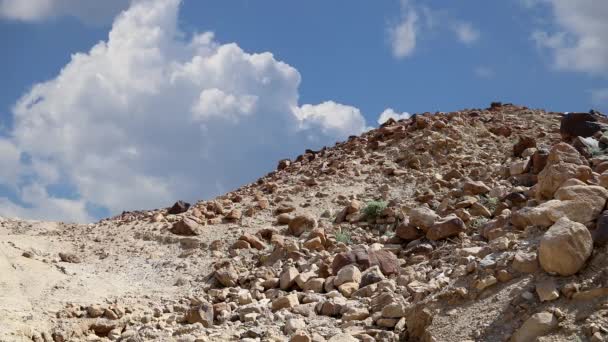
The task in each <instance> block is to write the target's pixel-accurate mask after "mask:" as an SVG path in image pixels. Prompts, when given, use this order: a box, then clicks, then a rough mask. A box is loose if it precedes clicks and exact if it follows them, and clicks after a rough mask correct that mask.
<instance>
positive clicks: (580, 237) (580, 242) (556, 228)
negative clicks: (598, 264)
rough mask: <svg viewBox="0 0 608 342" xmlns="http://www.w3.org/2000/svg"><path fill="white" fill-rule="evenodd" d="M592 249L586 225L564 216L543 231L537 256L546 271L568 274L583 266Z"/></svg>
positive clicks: (591, 241)
mask: <svg viewBox="0 0 608 342" xmlns="http://www.w3.org/2000/svg"><path fill="white" fill-rule="evenodd" d="M592 251H593V240H592V238H591V234H590V233H589V230H588V229H587V227H585V226H584V225H583V224H580V223H577V222H573V221H571V220H569V219H568V218H566V217H564V218H561V219H559V220H558V221H557V222H555V224H554V225H553V226H551V228H549V230H548V231H547V232H545V234H544V235H543V237H542V238H541V240H540V245H539V248H538V256H539V261H540V265H541V267H542V268H543V269H544V270H545V271H546V272H549V273H557V274H559V275H562V276H570V275H573V274H575V273H577V272H578V271H579V270H580V269H581V268H582V267H583V266H584V264H585V262H586V261H587V259H588V258H589V256H591V252H592Z"/></svg>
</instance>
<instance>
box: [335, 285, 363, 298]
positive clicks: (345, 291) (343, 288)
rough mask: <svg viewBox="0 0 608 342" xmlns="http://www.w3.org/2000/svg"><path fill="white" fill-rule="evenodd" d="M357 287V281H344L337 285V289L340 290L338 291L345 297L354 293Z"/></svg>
mask: <svg viewBox="0 0 608 342" xmlns="http://www.w3.org/2000/svg"><path fill="white" fill-rule="evenodd" d="M358 289H359V283H356V282H349V283H344V284H342V285H340V286H338V291H340V293H341V294H342V295H343V296H344V297H346V298H350V297H351V295H352V294H353V293H355V291H357V290H358Z"/></svg>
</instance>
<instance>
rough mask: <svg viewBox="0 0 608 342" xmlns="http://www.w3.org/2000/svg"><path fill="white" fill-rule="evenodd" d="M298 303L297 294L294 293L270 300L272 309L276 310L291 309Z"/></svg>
mask: <svg viewBox="0 0 608 342" xmlns="http://www.w3.org/2000/svg"><path fill="white" fill-rule="evenodd" d="M298 304H300V301H299V300H298V295H297V294H295V293H292V294H289V295H287V296H283V297H279V298H277V299H275V300H273V301H272V311H278V310H281V309H291V308H293V307H295V306H296V305H298Z"/></svg>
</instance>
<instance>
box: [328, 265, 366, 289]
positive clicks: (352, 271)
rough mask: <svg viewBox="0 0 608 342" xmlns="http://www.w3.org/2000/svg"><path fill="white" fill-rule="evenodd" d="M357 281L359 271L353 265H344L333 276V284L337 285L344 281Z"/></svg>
mask: <svg viewBox="0 0 608 342" xmlns="http://www.w3.org/2000/svg"><path fill="white" fill-rule="evenodd" d="M353 282H354V283H357V284H359V283H360V282H361V271H360V270H359V268H358V267H357V266H355V265H348V266H344V267H343V268H342V269H340V271H338V274H336V277H335V278H334V286H336V287H339V286H340V285H342V284H344V283H353Z"/></svg>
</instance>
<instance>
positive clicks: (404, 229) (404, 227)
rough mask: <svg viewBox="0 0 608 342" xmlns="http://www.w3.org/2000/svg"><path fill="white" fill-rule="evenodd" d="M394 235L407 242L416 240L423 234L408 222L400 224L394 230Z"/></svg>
mask: <svg viewBox="0 0 608 342" xmlns="http://www.w3.org/2000/svg"><path fill="white" fill-rule="evenodd" d="M395 234H396V235H397V236H398V237H399V238H401V239H403V240H407V241H412V240H416V239H419V238H421V237H422V236H423V232H422V231H421V230H419V229H418V228H416V227H415V226H414V225H411V224H409V222H408V223H406V222H402V223H400V224H399V225H398V226H397V228H395Z"/></svg>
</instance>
